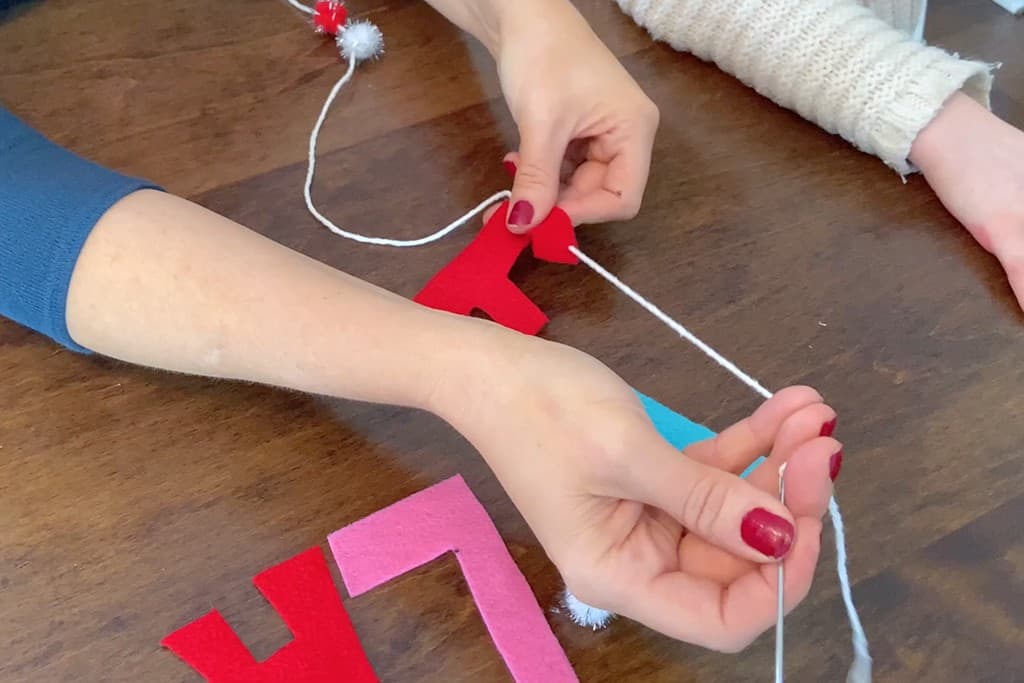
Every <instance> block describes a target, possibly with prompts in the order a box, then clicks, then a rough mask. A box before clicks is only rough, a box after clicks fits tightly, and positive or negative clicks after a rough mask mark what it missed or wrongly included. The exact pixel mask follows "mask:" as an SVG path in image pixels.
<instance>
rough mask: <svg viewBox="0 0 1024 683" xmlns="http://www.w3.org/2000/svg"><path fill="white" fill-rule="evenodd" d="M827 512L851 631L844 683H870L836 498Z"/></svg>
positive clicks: (865, 644)
mask: <svg viewBox="0 0 1024 683" xmlns="http://www.w3.org/2000/svg"><path fill="white" fill-rule="evenodd" d="M828 512H829V516H830V517H831V518H832V530H833V533H834V534H835V537H836V573H837V574H839V590H840V592H841V593H842V594H843V604H844V605H846V616H847V617H848V618H849V620H850V630H852V631H853V664H852V665H851V666H850V671H849V672H848V673H847V674H846V683H870V681H871V653H870V652H869V651H868V637H867V634H865V633H864V626H862V625H861V623H860V617H859V616H858V615H857V607H856V605H854V604H853V591H852V590H851V589H850V575H849V572H848V570H847V568H846V529H845V528H844V527H843V516H842V515H841V514H840V513H839V503H838V502H837V501H836V497H835V496H832V498H830V499H829V501H828Z"/></svg>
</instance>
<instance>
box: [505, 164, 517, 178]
mask: <svg viewBox="0 0 1024 683" xmlns="http://www.w3.org/2000/svg"><path fill="white" fill-rule="evenodd" d="M501 165H502V166H504V167H505V173H508V177H509V178H512V179H515V177H516V171H518V170H519V169H517V168H516V165H515V164H513V163H512V162H511V161H503V162H501Z"/></svg>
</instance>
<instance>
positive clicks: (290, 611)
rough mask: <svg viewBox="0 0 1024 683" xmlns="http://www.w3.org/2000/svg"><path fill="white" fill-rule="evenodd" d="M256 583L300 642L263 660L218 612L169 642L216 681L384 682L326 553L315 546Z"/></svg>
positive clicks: (172, 636) (265, 573)
mask: <svg viewBox="0 0 1024 683" xmlns="http://www.w3.org/2000/svg"><path fill="white" fill-rule="evenodd" d="M253 583H255V584H256V587H257V588H258V589H259V591H260V592H261V593H263V595H264V597H266V599H267V601H268V602H270V604H271V605H273V606H274V609H276V610H277V612H278V614H280V615H281V619H282V620H283V621H284V623H285V624H286V625H287V626H288V628H289V629H290V630H291V632H292V635H294V636H295V639H294V640H292V641H291V642H290V643H288V644H287V645H285V646H284V647H282V648H281V649H280V650H278V651H277V652H275V653H274V654H273V655H271V656H270V657H269V658H268V659H267V660H266V661H264V662H257V661H256V659H255V658H254V657H253V656H252V653H250V652H249V650H248V648H246V647H245V644H244V643H242V641H241V639H239V637H238V636H237V635H236V634H235V632H234V630H232V628H231V626H229V625H228V623H227V622H226V621H224V617H222V616H221V615H220V613H219V612H217V610H213V611H211V612H209V613H207V614H206V615H204V616H202V617H200V618H199V619H197V620H196V621H193V622H192V623H191V624H188V625H187V626H184V627H182V628H180V629H178V630H177V631H175V632H174V633H172V634H170V635H169V636H167V637H166V638H164V639H163V641H161V643H160V644H161V645H163V646H164V647H167V648H169V649H170V650H172V651H173V652H174V653H175V654H176V655H178V656H179V657H181V658H182V659H183V660H185V662H187V663H188V664H189V665H191V666H192V668H193V669H195V670H196V671H197V672H199V674H200V675H201V676H203V678H205V679H206V680H207V681H210V682H211V683H337V681H345V682H346V683H378V681H377V677H376V676H375V675H374V673H373V669H372V668H371V667H370V662H369V661H368V660H367V659H366V655H365V654H364V653H363V648H362V646H361V645H360V644H359V638H358V636H356V632H355V629H353V628H352V622H351V621H349V618H348V614H347V613H346V612H345V608H344V606H343V605H342V604H341V598H340V597H339V596H338V591H337V589H336V588H335V587H334V581H333V580H332V579H331V574H330V572H329V571H328V569H327V562H326V561H325V560H324V554H323V551H322V550H320V548H310V549H309V550H307V551H306V552H304V553H302V554H300V555H297V556H295V557H293V558H292V559H290V560H288V561H286V562H283V563H281V564H279V565H277V566H275V567H271V568H270V569H267V570H265V571H263V572H261V573H259V574H257V575H256V578H254V579H253Z"/></svg>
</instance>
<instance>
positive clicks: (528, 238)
mask: <svg viewBox="0 0 1024 683" xmlns="http://www.w3.org/2000/svg"><path fill="white" fill-rule="evenodd" d="M507 210H508V202H505V203H504V204H502V205H501V206H500V207H499V208H498V210H497V211H495V212H494V215H493V216H492V217H491V220H489V221H487V224H486V225H484V227H483V229H482V230H481V231H480V234H478V235H477V236H476V238H475V239H474V240H473V241H472V242H470V244H469V246H467V247H466V248H465V249H464V250H463V251H462V252H461V253H460V254H459V255H458V256H456V257H455V259H454V260H452V262H451V263H449V264H448V265H447V266H445V267H444V268H443V269H441V271H440V272H439V273H438V274H437V275H435V276H434V278H433V279H432V280H431V281H430V282H428V283H427V285H426V286H425V287H424V288H423V289H422V291H420V293H419V294H417V295H416V296H415V298H414V299H413V300H414V301H416V302H417V303H420V304H423V305H424V306H429V307H430V308H437V309H440V310H443V311H450V312H451V313H458V314H460V315H469V314H470V313H471V312H473V311H474V310H481V311H483V312H484V313H486V314H487V315H488V316H489V317H490V318H491V319H492V320H494V321H495V322H497V323H500V324H502V325H504V326H506V327H510V328H512V329H514V330H518V331H519V332H522V333H524V334H537V333H538V332H540V331H541V329H542V328H543V327H544V325H546V324H547V322H548V318H547V316H546V315H544V313H543V311H541V310H540V309H539V308H537V306H536V305H535V304H534V303H533V302H532V301H530V299H529V297H527V296H526V294H524V293H523V291H522V290H521V289H519V288H518V287H516V286H515V285H514V284H512V281H511V280H510V279H509V277H508V274H509V271H510V270H512V266H513V265H515V262H516V261H517V260H518V259H519V256H520V254H522V253H523V250H525V249H526V247H527V246H528V245H530V244H532V245H533V255H534V256H535V257H536V258H538V259H541V260H543V261H550V262H552V263H566V264H575V263H579V259H577V258H576V256H575V255H574V254H573V253H572V252H571V251H569V247H570V246H576V234H575V232H574V231H573V228H572V222H571V221H570V220H569V216H568V215H567V214H566V213H565V212H564V211H562V210H561V209H559V208H557V207H556V208H555V209H554V210H553V211H552V212H551V214H550V215H548V217H547V218H546V219H544V221H543V222H542V223H541V224H540V225H538V226H537V227H535V228H534V229H533V230H531V231H530V232H528V233H527V234H525V235H516V234H514V233H512V232H509V230H508V228H507V227H506V222H505V221H506V219H505V213H506V211H507Z"/></svg>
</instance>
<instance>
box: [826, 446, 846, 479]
mask: <svg viewBox="0 0 1024 683" xmlns="http://www.w3.org/2000/svg"><path fill="white" fill-rule="evenodd" d="M841 469H843V452H842V451H839V452H838V453H833V454H832V457H831V458H829V459H828V476H829V477H831V478H832V481H835V480H836V477H838V476H839V470H841Z"/></svg>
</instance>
